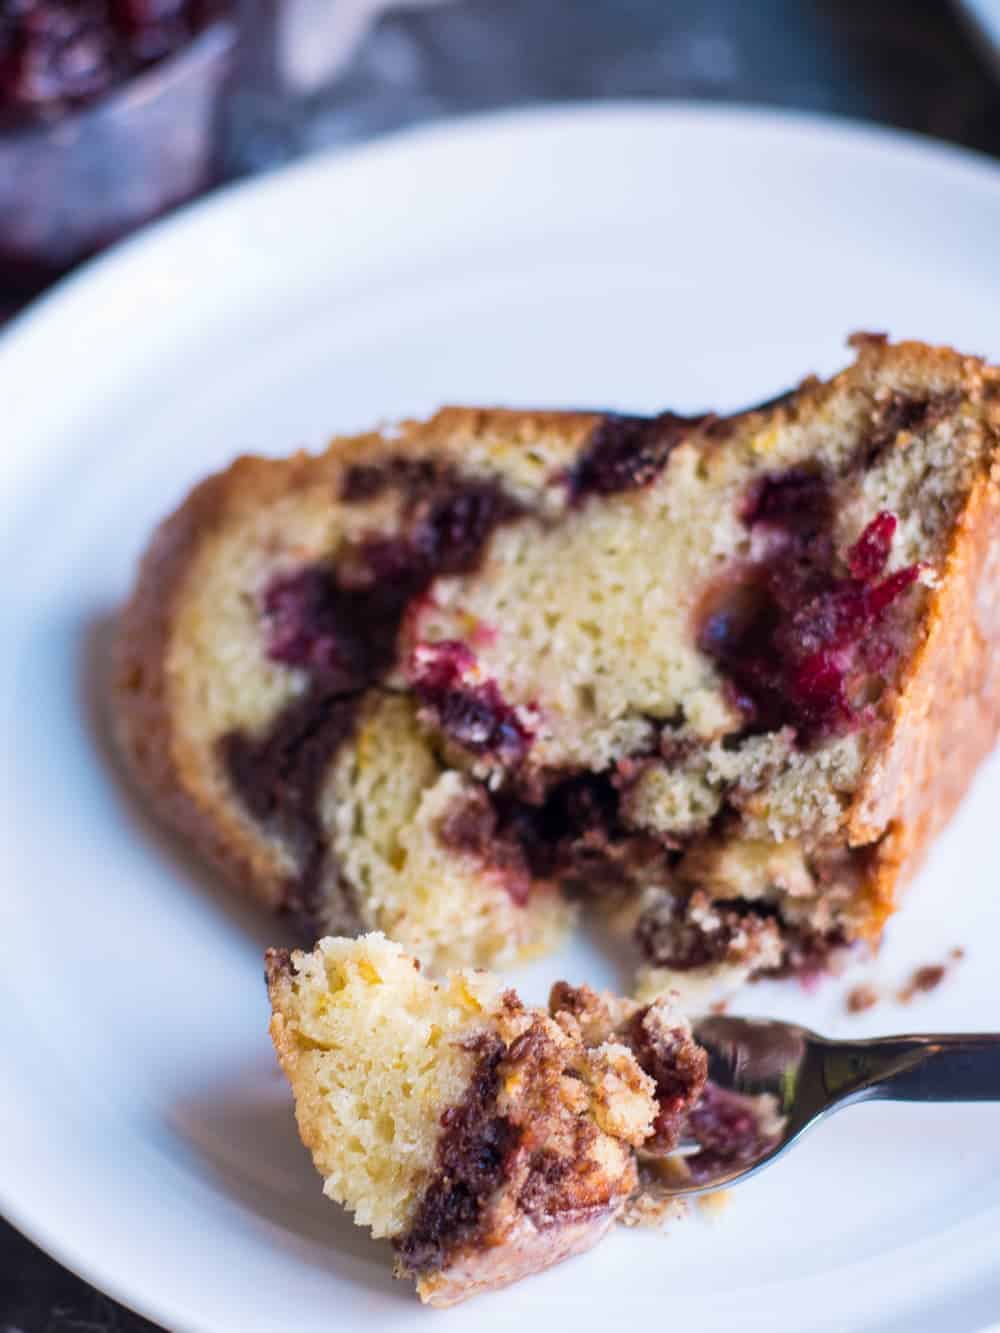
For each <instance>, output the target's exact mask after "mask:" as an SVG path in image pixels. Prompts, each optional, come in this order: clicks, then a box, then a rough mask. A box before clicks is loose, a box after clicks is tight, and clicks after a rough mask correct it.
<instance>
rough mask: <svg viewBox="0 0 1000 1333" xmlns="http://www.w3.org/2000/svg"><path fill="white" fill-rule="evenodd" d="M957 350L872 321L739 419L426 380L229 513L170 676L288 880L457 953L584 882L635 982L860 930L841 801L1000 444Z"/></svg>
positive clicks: (863, 927)
mask: <svg viewBox="0 0 1000 1333" xmlns="http://www.w3.org/2000/svg"><path fill="white" fill-rule="evenodd" d="M964 366H966V363H963V362H961V360H960V359H959V358H957V357H954V356H951V354H948V355H944V356H939V355H937V354H934V355H929V356H924V355H923V354H921V355H914V354H913V353H912V351H907V349H906V348H896V349H894V348H889V347H886V346H885V345H884V343H883V342H882V341H880V340H878V339H872V338H869V339H868V340H867V341H865V340H862V341H861V343H860V344H859V359H858V361H857V363H856V364H855V366H854V367H853V368H851V369H850V370H848V371H846V372H844V373H843V374H842V375H841V376H838V377H837V378H836V379H834V380H833V381H831V382H830V383H829V384H826V385H821V384H818V383H816V382H807V383H806V384H805V385H804V386H803V387H802V388H801V389H800V390H798V391H795V392H793V393H790V394H788V395H785V396H784V397H783V398H782V399H781V400H778V401H777V402H776V403H775V404H772V405H770V406H769V407H768V408H767V409H766V410H753V411H748V412H744V413H738V414H736V415H734V416H729V417H724V418H720V417H716V416H712V415H705V416H699V417H680V416H678V415H676V414H673V413H664V414H661V415H660V416H657V417H651V418H637V417H614V416H604V417H595V416H589V417H588V416H586V415H579V416H571V417H566V418H563V419H561V424H560V425H559V426H558V429H557V428H556V426H555V425H551V424H550V425H546V419H545V418H544V414H543V415H542V416H540V417H539V418H538V420H537V421H536V423H535V425H534V426H533V427H532V428H531V430H528V428H527V427H526V426H525V424H524V421H525V417H524V415H523V414H515V413H511V414H506V415H505V414H503V413H496V414H492V415H490V414H485V416H484V418H483V419H482V420H480V419H478V418H477V417H476V414H474V413H468V412H464V413H463V412H461V411H457V410H456V411H454V412H452V413H450V414H449V412H447V411H446V412H445V413H443V414H441V417H440V418H435V419H434V421H433V422H431V423H429V425H428V426H427V427H424V428H419V429H415V430H410V431H405V430H404V431H403V432H401V433H400V435H399V436H398V437H397V438H393V437H392V436H391V435H380V436H372V437H366V438H365V439H362V440H358V441H355V442H354V443H353V445H352V446H351V447H349V448H345V449H343V450H342V451H341V452H340V453H339V454H336V455H331V457H330V458H329V461H328V462H324V465H323V467H322V469H320V470H317V473H316V476H315V478H314V479H313V480H311V481H309V482H308V483H307V482H303V483H302V484H298V483H296V484H295V485H294V486H291V487H289V488H288V489H287V490H285V491H282V492H281V493H280V494H279V495H278V496H277V497H275V499H274V501H273V502H272V503H270V504H267V505H263V506H262V505H261V504H260V503H259V502H258V501H257V499H256V497H255V498H254V499H253V502H252V503H251V502H248V503H247V505H246V510H245V513H241V512H239V510H237V512H235V513H232V514H229V515H228V521H227V524H226V526H225V527H224V528H220V530H219V532H218V533H217V535H216V536H215V538H214V539H213V541H211V542H207V543H206V544H205V548H204V550H203V552H202V553H201V556H200V558H199V562H198V565H197V568H196V569H195V570H193V571H192V574H191V577H190V578H189V584H190V586H191V587H192V588H193V590H194V591H193V593H192V595H191V596H190V597H189V598H188V602H187V605H186V606H185V608H184V611H183V616H182V622H183V623H182V624H181V626H180V628H179V632H178V634H177V636H176V644H177V645H178V646H176V647H175V649H174V655H175V659H176V660H175V661H173V663H172V675H173V677H174V678H175V679H176V680H177V682H178V687H177V688H178V690H179V692H180V694H181V695H182V696H183V697H182V698H181V700H180V706H182V707H183V711H184V715H185V717H187V718H189V719H190V722H189V727H190V730H191V732H192V734H193V735H195V736H196V737H197V738H198V743H199V745H202V746H203V747H204V749H205V751H206V752H207V753H209V754H210V755H211V756H213V758H212V765H211V767H212V772H211V778H210V783H211V784H212V785H213V787H214V789H215V790H216V791H217V792H218V795H219V799H220V803H222V802H223V801H224V800H226V799H229V801H230V804H231V805H235V808H236V809H237V810H238V811H239V812H241V813H240V814H239V816H238V817H239V819H242V820H243V821H244V822H245V824H246V827H247V829H256V830H258V831H260V830H263V831H264V833H265V835H266V850H267V855H268V857H270V858H271V860H272V863H273V865H276V866H277V867H278V871H279V872H280V873H281V874H282V875H283V876H285V879H286V881H287V885H288V888H287V897H286V905H287V906H288V907H289V908H290V909H291V910H294V911H295V912H296V913H297V914H298V915H299V916H300V917H301V918H303V920H304V921H305V923H306V927H307V930H308V931H309V932H310V933H311V934H312V935H313V936H315V935H316V934H319V933H322V932H324V931H331V930H332V931H338V930H345V931H346V930H353V931H356V930H359V929H371V928H375V927H378V928H382V929H385V930H388V931H389V932H391V933H392V934H393V935H395V936H397V937H398V938H400V939H403V940H404V941H405V942H406V943H407V944H409V945H411V947H413V948H414V949H415V950H416V952H418V954H419V955H420V956H421V957H422V958H423V959H424V960H425V962H427V963H428V965H430V966H431V967H433V968H443V967H447V966H453V965H455V964H460V963H466V962H471V963H476V964H480V965H490V966H496V965H504V964H506V963H509V962H511V961H513V960H515V959H517V958H520V957H523V956H524V955H525V954H530V953H531V952H541V951H544V950H545V949H547V948H549V947H550V946H551V945H552V944H553V943H554V942H555V941H556V940H557V939H558V938H559V935H560V933H561V932H562V931H563V930H565V928H566V927H567V925H568V924H569V923H570V922H571V921H572V920H573V917H574V914H575V912H576V911H577V910H579V906H580V904H581V903H583V904H585V905H588V906H591V907H596V908H597V909H598V910H602V911H605V912H606V913H607V914H608V915H609V916H610V917H611V918H612V919H613V920H614V921H615V922H616V923H618V924H621V925H623V926H624V927H625V928H627V929H628V930H629V931H630V932H631V934H632V938H633V939H634V941H635V946H636V950H637V954H638V956H639V958H640V960H641V966H642V971H641V978H640V984H641V987H642V993H644V994H647V993H648V994H652V993H654V992H655V991H657V990H658V989H661V988H662V987H664V986H668V985H677V984H678V983H679V982H690V983H691V984H692V985H693V986H695V987H696V988H697V987H698V986H700V985H701V984H702V983H706V984H709V985H713V984H715V982H716V981H726V982H727V983H728V984H733V983H734V982H735V981H736V980H738V979H740V978H742V977H745V976H747V975H761V974H774V973H782V972H788V971H794V972H800V973H801V972H811V971H814V970H816V969H818V968H822V967H824V966H827V965H828V964H829V962H830V960H831V958H833V957H835V956H836V955H837V954H838V953H839V952H840V951H842V950H843V949H844V948H845V947H847V946H849V945H850V944H851V943H852V942H853V941H856V940H857V939H858V938H860V937H864V936H872V935H874V934H876V933H877V931H878V929H879V927H880V925H881V920H882V917H881V916H880V912H882V913H883V914H884V908H882V907H879V906H878V905H876V904H875V903H874V902H873V899H872V888H871V885H872V871H871V867H872V864H873V859H874V858H875V857H876V856H877V854H878V841H879V837H880V836H882V834H881V833H879V834H876V835H872V834H871V833H870V832H868V833H865V834H864V835H863V836H860V835H859V834H858V833H857V831H856V829H854V828H853V827H852V825H851V812H852V808H853V803H854V801H855V798H856V796H857V794H858V792H859V790H860V789H861V788H862V786H863V784H864V781H865V779H866V775H867V774H868V771H869V765H870V761H871V760H872V756H873V755H875V754H876V753H877V751H878V747H879V745H880V742H881V741H882V740H883V738H884V736H885V734H886V729H887V727H888V726H889V725H890V723H891V719H892V716H893V707H894V703H895V701H896V700H897V698H898V697H899V694H900V691H901V690H902V688H903V687H904V685H905V681H906V672H907V670H908V669H909V666H910V664H911V663H912V662H913V660H914V658H915V655H916V654H917V653H918V650H919V646H920V643H921V641H922V637H923V635H924V634H925V631H926V624H927V619H928V608H929V606H930V604H931V600H932V599H933V597H934V596H935V593H936V589H937V588H938V587H939V586H940V584H941V582H942V579H943V576H944V574H945V571H946V568H947V562H948V558H949V551H950V549H951V547H950V544H951V542H952V540H953V536H954V529H955V523H956V519H957V517H958V516H959V514H960V512H961V510H962V507H963V505H964V504H965V503H966V501H967V500H968V497H969V495H970V493H971V490H972V487H973V485H974V483H975V481H976V479H977V478H978V477H980V476H981V475H982V474H983V472H984V469H985V467H986V466H987V464H988V460H989V458H990V456H991V454H992V451H993V450H994V449H995V445H996V441H995V436H994V433H993V431H992V428H991V426H990V423H989V420H988V412H987V410H986V408H984V403H983V400H982V397H981V396H980V397H979V398H976V397H975V395H974V394H971V393H970V392H969V384H970V383H971V382H972V381H971V380H970V379H969V377H968V376H967V375H966V371H965V370H964V369H963V367H964ZM484 421H485V423H486V424H484ZM304 475H305V474H304ZM310 475H311V474H310ZM220 630H221V631H224V632H220ZM220 644H222V645H224V647H221V648H220ZM234 795H235V802H233V800H232V798H233V796H234ZM885 831H887V830H883V832H885ZM272 868H273V867H272Z"/></svg>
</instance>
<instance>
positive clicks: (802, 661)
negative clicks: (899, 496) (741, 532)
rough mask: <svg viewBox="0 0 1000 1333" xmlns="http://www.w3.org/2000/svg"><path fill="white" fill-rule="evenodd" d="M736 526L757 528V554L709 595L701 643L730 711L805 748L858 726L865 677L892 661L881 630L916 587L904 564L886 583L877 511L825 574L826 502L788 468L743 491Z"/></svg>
mask: <svg viewBox="0 0 1000 1333" xmlns="http://www.w3.org/2000/svg"><path fill="white" fill-rule="evenodd" d="M742 517H743V519H744V521H745V522H746V523H747V525H748V526H749V527H750V528H751V529H753V530H754V531H757V530H759V529H764V530H765V531H766V533H767V537H768V541H767V544H766V547H765V548H764V549H765V551H766V554H765V555H764V557H763V558H762V559H759V560H758V561H757V562H756V563H755V564H754V565H753V566H751V568H750V569H749V570H748V571H747V570H744V571H742V572H741V574H740V576H739V578H738V579H737V580H736V581H735V583H733V584H731V585H730V586H727V587H723V588H722V589H721V590H720V592H719V593H718V594H717V595H716V596H715V598H714V599H713V601H712V604H711V605H710V606H709V608H708V611H707V613H706V615H705V617H704V620H703V623H702V627H701V631H700V635H699V645H700V646H701V648H702V651H704V652H705V653H707V654H708V655H709V656H710V657H712V658H713V659H714V661H715V662H716V663H717V665H718V666H719V668H720V670H721V671H722V672H723V674H724V675H725V676H726V677H727V679H728V680H729V682H730V685H731V688H732V695H733V699H734V702H735V704H736V705H737V707H739V708H740V710H741V711H742V712H743V713H744V714H745V715H746V717H747V721H748V723H749V725H751V726H752V727H754V728H756V729H758V730H776V729H778V728H779V727H781V726H784V725H791V726H793V727H795V729H796V731H797V734H798V738H799V740H800V742H802V743H808V742H809V741H810V740H813V739H815V738H817V737H819V736H822V735H825V734H828V733H830V732H834V731H839V730H844V729H846V728H848V727H850V726H852V725H855V724H856V723H857V721H858V720H859V718H860V716H861V710H860V706H859V705H857V704H855V702H854V697H857V696H858V694H859V690H858V686H859V685H860V684H861V682H862V679H863V677H864V674H865V672H866V671H867V672H873V671H874V672H880V671H885V670H887V669H888V667H889V666H890V665H891V662H892V660H893V657H894V655H895V651H896V648H895V644H894V643H893V641H892V638H891V636H890V635H888V634H887V633H885V632H880V630H879V627H880V625H881V622H882V621H883V620H884V618H885V616H886V614H887V613H888V611H889V610H890V608H891V607H892V606H893V604H894V603H895V602H896V601H897V600H898V599H899V598H900V597H901V596H902V595H903V593H904V592H905V591H906V590H907V589H908V588H909V587H910V586H911V585H912V584H913V583H914V582H915V581H916V579H917V577H918V576H919V572H920V570H919V567H918V566H917V565H909V566H907V567H906V568H904V569H899V570H897V571H896V572H895V573H893V574H890V575H889V576H888V577H886V578H882V577H881V576H882V573H883V571H884V569H885V566H886V564H887V563H888V560H889V555H890V551H891V547H892V539H893V536H894V534H895V531H896V518H895V515H893V514H890V513H888V512H887V511H882V512H881V513H879V514H877V515H876V516H875V518H873V519H872V521H871V522H870V523H869V524H868V526H867V527H866V528H865V530H864V532H863V533H862V534H861V536H860V537H859V538H858V540H857V541H856V542H855V543H854V545H853V546H852V547H851V549H850V551H849V552H848V553H847V561H846V563H847V568H848V574H847V575H846V576H838V575H837V574H835V573H834V572H833V567H834V555H833V539H832V531H833V517H834V516H833V504H832V496H831V494H830V490H829V486H828V484H827V482H826V481H825V479H824V478H823V476H822V475H821V474H819V473H815V472H806V471H804V470H802V469H791V470H789V471H788V472H785V473H779V474H777V475H776V476H772V477H766V478H764V479H763V480H762V481H761V482H758V483H757V484H756V485H755V486H754V487H753V488H752V490H751V492H750V495H749V496H748V498H747V501H746V503H745V504H744V507H743V511H742Z"/></svg>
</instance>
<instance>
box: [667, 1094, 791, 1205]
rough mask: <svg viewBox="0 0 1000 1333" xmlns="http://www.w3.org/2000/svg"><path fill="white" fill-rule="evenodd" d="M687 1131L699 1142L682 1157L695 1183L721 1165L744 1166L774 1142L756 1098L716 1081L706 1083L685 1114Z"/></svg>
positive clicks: (773, 1131)
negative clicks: (692, 1150) (695, 1149)
mask: <svg viewBox="0 0 1000 1333" xmlns="http://www.w3.org/2000/svg"><path fill="white" fill-rule="evenodd" d="M687 1130H688V1133H689V1134H690V1135H691V1137H692V1138H694V1139H695V1141H696V1142H697V1143H698V1144H699V1145H700V1147H699V1151H698V1152H696V1153H694V1154H692V1155H691V1156H689V1157H686V1158H685V1159H684V1161H685V1165H686V1166H687V1168H688V1170H689V1171H690V1173H691V1179H692V1180H693V1181H695V1182H698V1181H701V1180H708V1179H709V1178H711V1177H712V1176H714V1175H715V1174H716V1173H717V1172H718V1171H719V1170H720V1168H724V1167H725V1168H728V1167H733V1168H738V1167H741V1166H746V1165H748V1164H749V1163H750V1162H754V1161H756V1160H757V1159H758V1158H759V1157H760V1155H761V1154H762V1153H763V1152H766V1151H767V1149H768V1148H770V1147H771V1146H772V1145H773V1144H774V1143H775V1142H776V1135H775V1130H774V1128H772V1127H771V1126H770V1125H768V1124H766V1123H765V1120H764V1116H763V1114H762V1111H761V1109H760V1105H759V1101H758V1099H757V1098H754V1097H747V1096H744V1095H743V1094H741V1093H738V1092H729V1091H728V1090H727V1089H725V1088H720V1087H719V1086H718V1085H717V1084H715V1083H706V1084H705V1087H704V1090H703V1091H702V1094H701V1097H700V1098H699V1100H698V1103H697V1104H696V1106H695V1107H694V1109H693V1110H692V1111H691V1112H690V1113H689V1115H688V1117H687Z"/></svg>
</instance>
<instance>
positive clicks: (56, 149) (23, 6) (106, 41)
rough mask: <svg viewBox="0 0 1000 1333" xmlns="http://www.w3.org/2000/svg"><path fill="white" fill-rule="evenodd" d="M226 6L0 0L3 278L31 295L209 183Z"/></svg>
mask: <svg viewBox="0 0 1000 1333" xmlns="http://www.w3.org/2000/svg"><path fill="white" fill-rule="evenodd" d="M229 9H230V5H229V3H227V0H0V275H2V278H3V280H4V282H5V283H6V284H14V285H16V284H17V283H18V282H19V281H22V282H23V284H24V286H25V288H26V289H30V287H31V286H33V285H34V284H35V283H40V282H43V281H45V280H46V279H48V278H50V277H51V276H53V275H55V274H56V273H58V272H60V271H61V270H63V269H65V268H67V267H68V266H69V265H70V264H72V263H73V262H74V261H75V260H77V259H80V258H82V257H83V256H85V255H87V254H89V253H92V252H93V251H95V250H97V249H99V248H100V247H101V246H103V245H106V244H107V243H108V242H110V241H112V240H114V239H116V238H117V237H119V236H121V235H123V234H124V233H125V232H127V231H129V230H131V229H132V228H133V227H135V226H138V225H139V224H140V223H142V222H145V221H148V220H149V219H151V218H154V217H157V216H158V215H159V214H161V213H163V212H165V211H166V210H167V209H168V208H170V207H172V206H173V205H174V204H178V203H181V202H182V201H183V200H185V199H189V198H191V197H192V196H193V195H195V194H197V193H199V192H200V191H202V190H204V189H205V188H207V187H208V186H209V185H211V184H212V183H213V181H214V179H215V176H216V172H217V160H216V147H217V145H216V130H217V125H218V122H219V115H218V112H219V100H220V96H221V94H222V91H223V89H224V87H225V85H226V81H227V78H228V76H229V74H230V71H231V67H232V61H233V52H234V50H235V45H236V30H235V24H234V21H233V20H232V19H231V18H230V17H229V14H228V11H229Z"/></svg>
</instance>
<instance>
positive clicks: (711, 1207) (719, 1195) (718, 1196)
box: [698, 1190, 732, 1221]
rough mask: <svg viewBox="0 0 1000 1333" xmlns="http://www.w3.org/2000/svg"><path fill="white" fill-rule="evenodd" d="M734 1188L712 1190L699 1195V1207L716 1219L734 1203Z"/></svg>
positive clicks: (707, 1215)
mask: <svg viewBox="0 0 1000 1333" xmlns="http://www.w3.org/2000/svg"><path fill="white" fill-rule="evenodd" d="M731 1196H732V1190H711V1191H709V1193H708V1194H699V1195H698V1207H699V1208H700V1209H701V1211H702V1212H703V1213H704V1214H705V1216H706V1217H708V1218H709V1219H711V1220H712V1221H715V1219H716V1218H717V1217H721V1215H722V1214H723V1213H724V1212H725V1211H726V1209H727V1208H728V1207H729V1205H730V1204H731V1203H732V1197H731Z"/></svg>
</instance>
